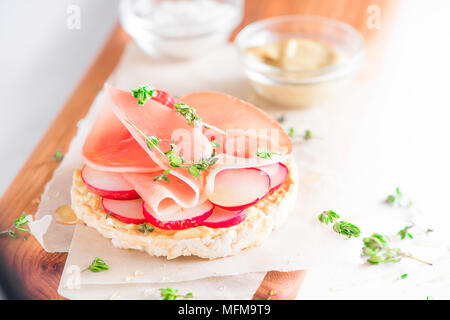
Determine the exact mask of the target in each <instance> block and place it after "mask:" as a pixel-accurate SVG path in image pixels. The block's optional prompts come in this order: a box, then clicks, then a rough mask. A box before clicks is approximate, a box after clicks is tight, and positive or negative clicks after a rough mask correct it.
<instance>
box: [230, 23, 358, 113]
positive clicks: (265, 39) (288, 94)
mask: <svg viewBox="0 0 450 320" xmlns="http://www.w3.org/2000/svg"><path fill="white" fill-rule="evenodd" d="M284 39H308V40H313V41H318V42H321V43H326V44H327V45H329V46H330V47H333V48H334V49H335V50H336V52H338V53H339V55H340V59H339V62H338V63H336V64H334V65H330V66H326V67H323V68H318V69H315V70H307V71H295V70H294V71H292V70H286V69H282V68H278V67H275V66H272V65H269V64H266V63H264V62H262V61H261V60H258V59H256V58H255V57H254V56H252V55H249V54H247V53H246V52H247V49H248V48H252V47H259V46H264V45H268V44H273V43H276V42H277V41H281V40H284ZM236 44H237V46H238V48H239V51H240V58H241V61H242V63H243V65H244V69H245V72H246V75H247V77H248V78H249V79H250V82H251V84H252V86H253V88H254V89H255V91H256V92H257V93H258V95H260V96H262V97H263V98H265V99H266V100H269V101H271V102H273V103H276V104H277V105H280V106H283V107H289V108H304V107H310V106H313V105H320V104H323V103H326V102H327V101H329V100H330V99H332V98H333V97H336V95H337V94H339V93H340V92H343V91H344V89H345V88H346V87H347V84H348V83H349V82H350V81H349V80H351V78H352V77H351V76H352V75H354V74H355V72H356V71H358V70H359V69H360V67H361V65H362V62H363V60H364V59H363V57H364V41H363V39H362V37H361V35H360V34H359V33H358V32H357V31H356V30H355V29H354V28H353V27H351V26H350V25H348V24H345V23H343V22H340V21H337V20H333V19H328V18H323V17H318V16H311V15H287V16H279V17H274V18H269V19H265V20H261V21H258V22H255V23H252V24H250V25H248V26H246V27H245V28H244V29H243V30H242V31H241V32H240V33H239V34H238V36H237V38H236Z"/></svg>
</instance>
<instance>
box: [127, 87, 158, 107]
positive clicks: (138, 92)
mask: <svg viewBox="0 0 450 320" xmlns="http://www.w3.org/2000/svg"><path fill="white" fill-rule="evenodd" d="M131 94H132V95H133V97H135V98H137V99H138V104H140V105H144V104H145V102H146V101H147V100H148V99H149V98H152V97H155V96H156V90H154V89H151V88H150V86H149V85H147V84H144V85H142V86H140V87H139V88H136V89H132V90H131Z"/></svg>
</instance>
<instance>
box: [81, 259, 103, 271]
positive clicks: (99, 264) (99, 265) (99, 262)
mask: <svg viewBox="0 0 450 320" xmlns="http://www.w3.org/2000/svg"><path fill="white" fill-rule="evenodd" d="M86 270H91V271H92V272H102V271H105V270H109V266H108V265H107V264H106V262H105V261H104V260H103V259H101V258H95V259H94V260H93V261H92V263H91V264H90V265H89V267H87V268H86V269H84V270H83V271H82V272H84V271H86Z"/></svg>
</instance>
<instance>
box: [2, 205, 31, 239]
mask: <svg viewBox="0 0 450 320" xmlns="http://www.w3.org/2000/svg"><path fill="white" fill-rule="evenodd" d="M26 215H27V213H26V212H25V211H24V212H22V215H21V216H20V217H18V218H17V219H15V220H14V223H13V224H12V226H11V227H9V228H8V229H6V230H3V231H0V235H2V234H8V235H9V236H10V237H11V238H14V239H15V238H17V237H18V236H17V230H20V231H23V232H29V231H30V230H29V229H28V228H24V226H25V225H26V224H28V220H27V218H26ZM14 229H16V230H14Z"/></svg>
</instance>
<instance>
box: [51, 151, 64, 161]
mask: <svg viewBox="0 0 450 320" xmlns="http://www.w3.org/2000/svg"><path fill="white" fill-rule="evenodd" d="M62 159H64V153H62V151H61V150H56V151H55V153H54V154H53V160H55V161H56V162H59V161H61V160H62Z"/></svg>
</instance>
